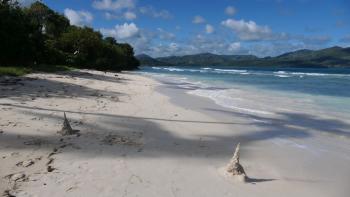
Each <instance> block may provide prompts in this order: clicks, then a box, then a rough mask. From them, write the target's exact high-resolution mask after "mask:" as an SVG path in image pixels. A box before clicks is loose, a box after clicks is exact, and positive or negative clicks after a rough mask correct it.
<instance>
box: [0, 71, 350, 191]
mask: <svg viewBox="0 0 350 197" xmlns="http://www.w3.org/2000/svg"><path fill="white" fill-rule="evenodd" d="M160 85H161V84H160V83H159V82H157V81H155V80H152V79H149V78H146V77H144V76H140V75H137V74H132V73H129V74H127V73H126V74H125V73H124V74H118V77H116V76H115V74H114V73H104V72H97V71H86V70H85V71H75V72H70V73H66V74H31V75H28V76H27V77H26V78H24V79H23V80H22V81H19V82H17V84H15V85H8V84H7V85H4V84H2V85H0V91H1V94H0V132H1V131H2V133H0V177H1V179H0V192H1V193H4V192H5V190H7V192H9V193H11V194H15V195H16V196H44V197H47V196H50V197H54V196H57V197H61V196H84V197H87V196H152V197H153V196H162V197H163V196H199V197H204V196H269V197H273V196H276V197H277V196H278V197H280V196H293V197H295V196H298V197H301V196H308V197H310V196H317V197H321V196H336V197H337V196H339V197H346V196H349V195H350V193H349V192H350V188H349V184H350V142H349V141H350V139H349V138H348V137H346V136H345V137H337V136H335V135H333V134H329V135H328V134H327V135H323V133H324V132H322V134H320V133H318V132H317V131H316V130H317V129H315V127H312V126H310V125H305V124H302V125H301V126H300V125H298V124H297V123H296V122H292V121H289V122H288V121H280V119H277V118H274V119H272V118H270V119H268V118H266V119H263V120H265V121H270V123H268V124H263V123H261V124H260V123H259V124H258V123H256V122H254V121H256V119H253V118H256V117H249V116H240V115H239V114H235V113H231V114H229V115H226V116H223V115H221V116H220V115H218V114H215V112H212V113H209V112H208V114H204V113H203V112H202V111H200V110H197V111H196V110H192V109H191V108H189V107H186V105H187V106H188V105H192V104H191V103H190V104H189V103H187V104H186V105H184V106H178V105H175V104H173V103H172V102H171V101H170V98H169V97H168V96H166V95H164V94H161V93H159V92H158V91H155V88H157V87H159V86H160ZM179 96H180V95H179ZM172 99H174V97H173V98H172ZM175 99H176V98H175ZM188 102H193V106H195V105H196V104H198V103H196V98H195V97H192V98H191V99H189V100H188ZM198 102H204V103H205V102H206V101H203V100H201V101H200V100H199V99H198ZM205 105H213V104H211V103H209V102H208V103H205ZM64 111H65V112H66V113H67V117H68V119H69V120H70V121H71V125H72V127H73V129H79V130H80V136H65V137H62V136H60V135H59V134H57V131H58V130H60V129H61V127H62V122H63V112H64ZM216 115H217V116H216ZM215 116H216V117H215ZM317 128H318V127H317ZM331 129H334V130H336V131H338V128H333V127H332V128H331ZM347 129H349V127H348V125H344V126H343V127H342V128H341V129H339V131H340V130H347ZM238 142H241V163H242V165H243V166H244V168H245V170H246V172H247V174H248V176H249V177H250V178H251V183H246V184H243V183H240V182H237V181H235V180H234V178H233V177H229V176H227V175H225V174H224V173H223V172H224V169H223V167H224V166H226V164H227V163H228V161H229V160H230V158H231V157H232V154H233V148H234V146H235V145H236V143H238ZM22 161H24V163H20V162H22ZM18 163H19V164H18ZM16 164H18V165H16ZM27 165H29V166H27ZM24 166H27V167H24ZM49 171H50V172H49ZM18 173H19V175H18ZM11 174H16V175H15V176H12V179H15V178H14V177H19V178H16V179H17V181H14V180H12V181H11V180H10V179H11ZM22 174H24V175H25V177H21V175H22ZM8 175H10V176H8Z"/></svg>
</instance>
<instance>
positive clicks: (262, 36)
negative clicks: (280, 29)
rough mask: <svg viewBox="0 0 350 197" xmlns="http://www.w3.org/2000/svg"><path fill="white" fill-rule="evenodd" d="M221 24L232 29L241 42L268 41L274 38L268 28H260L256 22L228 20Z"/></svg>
mask: <svg viewBox="0 0 350 197" xmlns="http://www.w3.org/2000/svg"><path fill="white" fill-rule="evenodd" d="M221 24H222V25H223V26H225V27H227V28H230V29H232V30H233V31H234V32H235V33H236V34H237V36H238V37H239V38H240V39H241V40H268V39H272V37H273V34H272V31H271V29H270V28H269V27H268V26H259V25H257V24H256V23H255V22H254V21H244V20H235V19H227V20H225V21H222V22H221Z"/></svg>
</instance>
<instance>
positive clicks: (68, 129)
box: [58, 112, 79, 135]
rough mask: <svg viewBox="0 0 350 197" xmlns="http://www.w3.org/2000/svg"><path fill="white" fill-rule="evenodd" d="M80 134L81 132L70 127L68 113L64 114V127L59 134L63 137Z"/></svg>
mask: <svg viewBox="0 0 350 197" xmlns="http://www.w3.org/2000/svg"><path fill="white" fill-rule="evenodd" d="M78 132H79V131H78V130H73V129H72V127H71V126H70V123H69V121H68V119H67V116H66V112H64V121H63V127H62V129H61V130H60V131H58V133H59V134H61V135H74V134H77V133H78Z"/></svg>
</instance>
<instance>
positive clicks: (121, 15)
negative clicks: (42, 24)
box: [22, 0, 350, 57]
mask: <svg viewBox="0 0 350 197" xmlns="http://www.w3.org/2000/svg"><path fill="white" fill-rule="evenodd" d="M22 2H25V3H27V4H28V3H30V2H31V0H22ZM43 2H44V3H46V4H47V5H49V7H51V8H53V9H54V10H56V11H58V12H60V13H62V14H65V15H66V16H67V17H68V18H69V19H70V22H71V24H74V25H79V26H84V25H86V26H91V27H94V28H95V29H96V30H99V31H101V33H102V34H103V35H104V36H113V37H115V38H116V39H117V40H118V41H119V42H128V43H130V44H131V45H132V46H133V47H134V48H135V51H136V53H137V54H140V53H146V54H149V55H151V56H154V57H158V56H169V55H186V54H195V53H203V52H211V53H217V54H253V55H257V56H261V57H263V56H275V55H279V54H281V53H284V52H288V51H293V50H298V49H304V48H307V49H320V48H325V47H329V46H334V45H339V46H343V47H346V46H350V21H349V20H347V19H349V18H350V1H349V0H215V1H214V0H210V1H209V0H177V1H174V0H60V1H57V0H43Z"/></svg>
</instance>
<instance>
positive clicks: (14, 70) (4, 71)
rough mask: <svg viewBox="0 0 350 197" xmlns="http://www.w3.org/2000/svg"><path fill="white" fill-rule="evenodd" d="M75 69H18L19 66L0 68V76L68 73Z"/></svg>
mask: <svg viewBox="0 0 350 197" xmlns="http://www.w3.org/2000/svg"><path fill="white" fill-rule="evenodd" d="M74 69H75V68H73V67H70V66H66V65H38V66H35V67H32V68H30V67H20V66H0V76H1V75H9V76H22V75H25V74H29V73H32V72H47V73H53V72H58V71H70V70H74Z"/></svg>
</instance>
